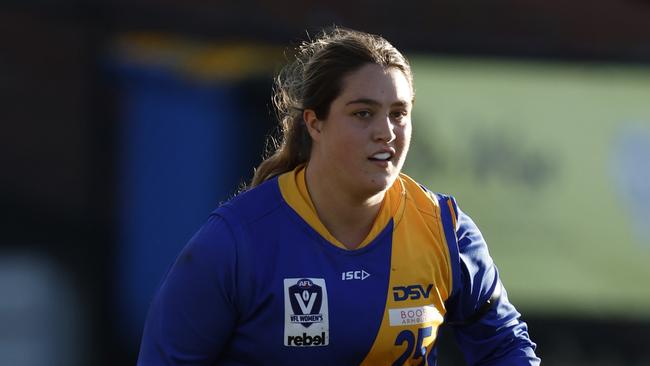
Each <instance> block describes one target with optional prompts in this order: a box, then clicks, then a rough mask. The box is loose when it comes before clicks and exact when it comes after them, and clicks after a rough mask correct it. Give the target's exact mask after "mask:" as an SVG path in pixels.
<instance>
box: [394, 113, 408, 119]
mask: <svg viewBox="0 0 650 366" xmlns="http://www.w3.org/2000/svg"><path fill="white" fill-rule="evenodd" d="M407 114H408V112H406V111H394V112H390V117H391V118H393V119H398V120H399V119H402V118H403V117H406V115H407Z"/></svg>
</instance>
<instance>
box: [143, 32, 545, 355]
mask: <svg viewBox="0 0 650 366" xmlns="http://www.w3.org/2000/svg"><path fill="white" fill-rule="evenodd" d="M274 101H275V104H276V107H277V110H278V115H279V122H280V126H281V131H282V138H281V139H280V141H279V143H278V146H277V147H276V150H275V151H274V152H273V153H272V154H271V155H270V157H268V158H267V159H266V160H265V161H263V162H262V164H261V165H260V166H259V167H258V168H257V169H256V171H255V176H254V178H253V181H252V182H251V184H250V187H249V189H248V190H246V191H245V192H243V193H241V194H239V195H238V196H237V197H235V198H234V199H232V200H230V201H229V202H227V203H225V204H223V205H221V206H220V207H219V208H217V209H216V210H215V211H214V212H213V213H212V215H211V216H210V217H209V219H208V222H207V223H206V224H205V225H204V226H203V227H202V228H201V229H200V230H199V232H198V233H197V234H196V235H195V236H194V237H193V238H192V239H191V240H190V242H189V243H188V244H187V246H186V247H185V248H184V249H183V251H182V252H181V254H180V255H179V257H178V259H177V261H176V263H175V264H174V266H173V267H172V268H171V270H170V272H169V273H168V274H167V275H166V278H165V279H164V281H163V282H162V285H161V287H160V289H159V291H158V293H157V295H156V297H155V299H154V300H153V303H152V305H151V309H150V311H149V315H148V318H147V322H146V326H145V330H144V336H143V339H142V345H141V349H140V356H139V364H140V365H357V364H363V365H425V364H428V365H434V364H435V363H436V340H437V335H438V330H439V328H440V327H441V326H444V325H448V326H452V327H454V328H455V330H456V335H457V341H458V343H459V346H460V348H461V350H462V351H463V352H464V355H465V358H466V361H467V363H468V364H470V365H537V364H539V359H538V358H537V357H536V356H535V352H534V349H535V344H534V343H532V342H531V340H530V339H529V336H528V332H527V326H526V324H525V323H523V322H522V321H520V320H519V314H518V313H517V311H516V310H515V308H514V307H513V306H512V304H511V303H510V302H509V301H508V298H507V295H506V292H505V290H504V289H503V287H502V285H501V282H500V281H499V275H498V272H497V269H496V267H495V265H494V263H493V261H492V259H491V258H490V256H489V253H488V250H487V246H486V244H485V241H484V240H483V237H482V236H481V233H480V232H479V230H478V228H477V227H476V225H475V224H474V223H473V222H472V220H471V219H470V218H469V217H468V216H467V215H466V214H464V213H463V212H462V211H461V210H459V209H458V207H457V206H456V203H455V201H454V200H453V199H452V198H451V197H449V196H445V195H439V194H434V193H432V192H431V191H429V190H427V189H426V188H424V187H423V186H421V185H419V184H418V183H416V182H415V181H413V180H412V179H411V178H409V177H408V176H406V175H404V174H402V173H401V169H402V166H403V164H404V161H405V159H406V155H407V152H408V150H409V143H410V141H411V133H412V123H411V115H412V108H413V102H414V88H413V77H412V73H411V68H410V66H409V63H408V62H407V60H406V59H405V58H404V56H403V55H402V54H401V53H400V52H399V51H398V50H397V49H395V48H394V47H393V46H392V45H391V44H390V43H388V42H387V41H386V40H385V39H383V38H381V37H378V36H375V35H370V34H366V33H362V32H357V31H352V30H346V29H341V28H334V29H331V30H328V31H325V32H323V34H321V35H320V36H319V37H318V38H316V39H314V40H312V41H309V42H305V43H304V44H302V45H301V46H300V47H299V48H298V50H297V54H296V56H295V60H294V61H293V62H292V63H291V64H290V65H288V66H287V67H286V68H285V69H284V70H283V71H282V72H281V73H280V74H279V76H278V77H277V80H276V88H275V96H274Z"/></svg>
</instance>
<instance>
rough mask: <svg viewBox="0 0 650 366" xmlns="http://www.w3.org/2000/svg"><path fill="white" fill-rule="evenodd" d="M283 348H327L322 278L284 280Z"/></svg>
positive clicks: (325, 305) (327, 323) (327, 315)
mask: <svg viewBox="0 0 650 366" xmlns="http://www.w3.org/2000/svg"><path fill="white" fill-rule="evenodd" d="M284 316H285V322H284V345H285V346H290V347H310V346H326V345H328V344H329V314H328V307H327V288H326V287H325V279H323V278H285V279H284Z"/></svg>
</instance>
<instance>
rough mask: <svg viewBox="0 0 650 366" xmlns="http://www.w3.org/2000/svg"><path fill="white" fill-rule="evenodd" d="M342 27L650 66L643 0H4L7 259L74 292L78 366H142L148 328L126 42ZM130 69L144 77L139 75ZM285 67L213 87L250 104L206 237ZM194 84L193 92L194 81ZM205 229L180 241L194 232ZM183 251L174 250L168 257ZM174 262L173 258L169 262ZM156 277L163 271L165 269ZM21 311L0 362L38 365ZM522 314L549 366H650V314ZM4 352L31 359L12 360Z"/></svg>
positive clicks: (5, 329)
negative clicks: (37, 261) (134, 236)
mask: <svg viewBox="0 0 650 366" xmlns="http://www.w3.org/2000/svg"><path fill="white" fill-rule="evenodd" d="M332 24H337V25H341V26H347V27H351V28H355V29H360V30H364V31H368V32H372V33H378V34H381V35H383V36H384V37H386V38H387V39H389V40H390V41H391V42H392V43H393V44H395V45H396V46H397V47H398V48H399V49H401V50H403V51H405V53H407V54H408V53H410V52H417V53H428V54H431V55H463V56H468V57H477V56H482V57H507V58H513V59H535V60H542V61H543V60H566V61H571V62H580V63H594V62H619V63H630V64H638V65H642V66H648V65H649V63H650V2H648V1H642V0H627V1H614V0H603V1H595V2H594V1H586V0H576V1H570V2H564V1H562V2H561V1H541V0H524V1H505V0H493V1H487V2H457V1H435V2H423V1H400V2H393V1H372V2H371V1H358V2H350V1H339V0H336V1H329V2H327V3H324V2H323V3H319V4H316V3H311V2H301V1H275V2H262V1H252V2H235V1H223V2H204V1H194V0H192V1H190V0H188V1H183V2H177V1H164V0H159V1H153V0H142V1H124V0H117V1H110V2H109V1H94V2H92V1H91V2H84V1H46V0H41V1H38V0H32V1H4V2H2V4H0V101H1V108H0V121H1V123H2V125H1V126H2V127H1V129H0V166H1V170H0V207H2V210H1V211H0V215H1V216H0V255H2V256H3V257H4V258H9V259H11V258H16V256H19V257H21V258H22V256H24V255H25V253H27V255H28V256H31V257H38V258H47V261H48V263H50V264H49V266H51V267H52V268H59V270H57V271H58V272H56V273H59V274H60V276H61V278H62V281H63V280H65V283H67V285H66V286H70V287H71V288H73V289H74V290H73V291H72V293H73V295H71V296H72V298H74V299H76V300H75V301H76V302H77V303H78V304H79V305H78V306H77V307H76V308H74V309H77V310H74V311H73V310H70V308H68V310H69V311H73V313H74V314H73V316H72V318H71V319H72V320H70V323H66V324H63V326H64V327H68V328H74V329H77V332H76V333H75V334H76V336H71V338H70V339H71V340H78V341H79V342H76V341H75V342H76V343H75V342H73V341H71V342H72V343H74V344H75V345H77V346H78V347H73V348H78V349H77V351H78V352H79V354H78V356H75V357H71V358H68V360H73V361H71V362H72V364H95V365H115V364H132V363H134V361H135V357H136V354H137V349H138V338H139V332H140V331H141V327H142V324H140V323H138V319H140V318H139V317H142V316H144V315H137V316H135V317H132V318H128V316H127V318H126V319H127V320H125V313H128V312H129V311H128V310H120V309H121V308H120V307H122V308H124V303H125V302H127V303H128V301H129V300H128V299H122V300H120V299H121V298H122V297H121V292H122V286H123V283H124V282H121V281H122V280H120V278H121V277H123V276H124V274H123V272H124V268H123V262H122V261H123V256H124V248H123V247H121V246H120V244H119V241H120V240H121V239H120V238H122V236H123V230H122V229H121V227H122V226H123V222H124V218H123V217H122V212H123V211H122V210H121V208H120V207H121V206H123V204H122V203H121V202H123V198H124V195H123V194H122V193H120V192H123V191H124V188H123V187H124V184H123V182H124V181H125V178H124V176H123V174H124V169H123V163H122V162H123V161H124V159H127V160H128V159H129V156H128V153H125V151H129V150H128V148H125V145H128V144H127V143H125V139H124V137H123V136H124V135H123V134H124V133H125V131H126V133H128V131H130V129H129V127H128V126H126V127H125V125H124V122H120V121H123V120H124V118H123V116H124V113H127V112H124V111H125V108H124V105H125V104H128V98H129V95H130V94H129V93H128V92H125V90H127V88H126V87H125V86H124V85H125V83H128V81H129V80H132V78H130V76H129V75H132V74H130V73H129V72H128V71H124V70H125V68H124V67H123V66H124V64H125V63H124V62H123V61H121V60H123V58H122V55H123V53H121V51H120V49H121V48H120V47H119V40H120V39H123V37H124V35H129V34H139V32H148V33H155V34H164V35H167V36H168V37H169V35H173V36H174V37H180V38H182V39H184V40H193V41H195V42H200V43H201V44H223V43H228V44H231V43H233V42H240V43H247V42H248V43H255V44H265V45H270V46H272V47H277V48H278V49H279V50H282V49H283V48H284V47H286V46H287V45H292V44H293V45H295V44H296V43H297V42H298V41H299V40H302V39H304V38H305V32H306V31H310V32H314V31H315V30H317V29H319V28H320V27H322V26H327V25H332ZM116 45H118V46H116ZM116 50H117V51H116ZM263 61H264V60H262V62H263ZM127 68H130V69H129V70H133V69H135V70H140V71H137V72H136V73H139V74H138V75H142V74H145V72H141V71H142V69H141V68H140V66H137V65H136V67H134V68H133V67H132V65H131V64H129V65H128V67H127ZM272 71H273V70H272V68H269V70H268V72H267V73H266V74H264V76H260V75H259V74H251V75H247V74H246V73H244V74H242V76H239V77H237V78H235V79H227V80H226V81H223V80H222V79H219V78H217V79H218V80H217V81H211V83H213V84H210V85H217V87H218V88H224V89H225V90H227V91H228V93H230V94H234V95H237V98H238V100H239V101H240V102H238V103H241V108H239V109H237V108H235V109H234V110H233V111H232V113H231V115H232V117H233V118H232V119H231V120H230V122H229V123H231V124H232V125H233V126H234V127H233V128H232V129H231V130H229V136H231V138H232V139H234V140H235V141H238V146H237V147H238V149H237V151H236V152H235V151H233V152H232V155H231V156H225V155H227V154H228V153H224V156H223V159H224V160H223V161H219V162H218V163H220V164H221V163H224V164H225V163H226V162H230V163H231V165H229V169H228V173H227V174H225V173H224V175H222V176H220V177H216V178H214V179H217V180H219V181H220V184H221V187H222V188H220V189H219V190H217V191H215V192H214V201H213V202H206V206H205V208H201V209H205V210H208V211H201V212H199V213H198V217H199V219H198V220H195V221H194V223H195V227H194V229H195V228H197V227H198V225H199V224H200V222H201V219H200V218H201V217H205V215H207V213H208V212H209V209H210V207H214V206H215V205H216V203H217V202H218V201H220V200H223V199H226V198H227V197H228V196H229V195H231V194H233V193H234V190H235V189H236V187H237V184H239V183H240V182H241V181H242V180H247V179H248V178H249V177H250V175H251V173H252V167H253V166H254V165H255V164H256V162H258V161H259V159H260V156H261V155H262V153H263V147H264V136H265V135H266V134H267V133H268V132H269V131H271V130H272V128H273V118H272V117H273V116H272V113H271V111H270V108H269V96H270V90H271V84H270V82H271V75H272ZM125 75H126V76H125ZM147 75H148V77H151V78H153V80H159V79H158V76H155V75H154V76H151V75H152V74H147ZM175 85H176V84H175ZM180 85H181V86H180V87H178V90H179V91H182V90H184V89H183V88H185V87H187V85H186V84H182V83H181V84H180ZM125 100H126V101H125ZM649 103H650V101H649ZM243 111H245V112H243ZM240 112H241V113H240ZM136 143H137V141H136ZM124 154H127V155H126V156H125V155H124ZM209 163H210V162H206V164H207V166H209ZM172 188H173V187H172ZM171 191H173V189H171ZM192 231H193V229H192V230H190V231H189V232H187V233H182V234H181V237H186V238H189V235H191V232H192ZM183 235H184V236H183ZM182 245H183V243H182V242H181V243H176V247H175V248H172V249H170V252H177V251H178V250H179V249H180V247H181V246H182ZM16 253H18V254H16ZM151 255H152V256H155V255H156V253H151ZM172 259H173V257H172V258H167V257H164V258H160V259H159V261H160V262H162V263H167V264H169V263H170V261H171V260H172ZM136 267H137V266H136ZM143 270H146V269H143ZM152 272H153V273H151V274H150V275H151V277H152V278H160V277H161V276H162V274H163V272H157V271H152ZM128 273H130V272H128ZM0 274H6V272H0ZM57 276H59V275H57ZM7 278H10V277H7ZM11 278H13V277H11ZM3 283H6V284H7V285H6V286H5V288H1V289H0V290H1V291H4V293H5V294H6V295H0V296H6V297H5V299H7V298H9V297H11V296H14V297H20V296H23V295H21V293H22V292H21V291H23V290H24V291H30V290H29V289H26V288H21V287H20V285H19V282H11V281H8V280H7V281H4V282H3ZM154 285H155V284H154ZM640 290H642V289H640ZM643 291H647V289H645V290H643ZM142 296H143V297H145V298H146V297H150V296H151V294H150V293H148V292H147V293H144V294H143V295H142ZM52 301H54V300H52ZM8 303H9V302H8V301H5V302H2V301H0V363H3V364H30V365H31V364H37V363H30V362H31V361H29V360H27V358H20V357H19V356H15V355H16V354H18V353H19V351H17V348H12V346H11V345H12V344H18V343H16V341H15V339H22V340H21V341H20V342H19V343H20V344H22V345H23V346H24V347H27V346H25V345H26V344H29V339H31V338H30V337H29V334H31V333H29V332H27V333H29V334H27V333H25V332H20V331H18V330H17V329H22V328H23V322H22V321H20V320H16V319H22V318H20V317H18V318H17V317H15V316H13V315H12V314H18V313H20V314H23V315H22V316H23V317H26V318H29V317H30V313H29V312H28V311H23V312H20V311H19V310H20V309H19V308H17V307H16V306H13V307H11V306H9V305H5V306H3V305H2V304H8ZM127 307H128V306H127ZM138 309H140V308H138ZM50 310H51V309H50ZM43 311H46V310H43ZM138 311H140V310H138ZM525 315H526V314H525ZM524 319H525V320H526V321H528V323H529V325H530V329H531V334H532V336H533V338H534V339H535V340H536V342H537V343H538V344H539V349H538V353H539V354H540V355H541V356H542V358H543V359H546V360H547V361H548V362H545V363H548V364H558V365H562V364H567V365H568V364H573V365H575V364H578V362H581V363H582V364H585V365H587V364H588V365H613V364H621V365H647V364H650V354H649V352H648V351H647V346H646V345H645V343H647V340H648V339H650V324H649V323H648V322H647V321H641V320H640V321H626V322H621V321H617V320H607V319H593V318H579V317H571V318H561V317H539V316H537V317H536V316H535V315H534V314H532V315H530V316H525V318H524ZM43 325H44V324H43V323H41V324H40V325H39V326H35V327H36V328H38V329H40V330H38V331H40V332H50V333H48V334H52V337H53V338H56V334H58V333H59V332H58V329H57V328H56V326H55V323H47V326H43ZM57 326H58V325H57ZM30 329H31V328H30ZM34 332H37V330H34ZM21 334H22V335H21ZM25 334H27V335H25ZM39 334H40V333H39ZM444 334H446V331H443V335H444ZM21 337H22V338H21ZM75 337H76V338H75ZM450 338H451V335H448V336H445V337H443V341H442V342H443V351H442V352H441V353H442V356H441V359H442V360H443V361H444V360H447V362H443V364H456V363H457V362H458V361H457V360H458V357H459V356H458V354H457V351H453V348H454V346H453V345H451V343H450ZM39 339H41V338H39ZM44 339H47V337H45V338H44ZM12 342H13V343H12ZM21 342H22V343H21ZM43 342H46V341H43ZM3 344H4V346H2V345H3ZM23 349H26V350H29V349H31V348H29V347H27V348H23ZM79 349H81V350H79ZM446 349H451V351H449V352H445V350H446ZM7 350H8V351H7ZM12 350H14V351H12ZM3 352H4V355H3ZM52 354H53V355H54V354H56V353H52ZM6 355H14V356H11V357H14V358H8V359H10V360H18V362H17V363H5V362H3V361H2V360H3V358H4V357H5V356H6ZM6 357H9V356H6ZM52 357H54V359H56V357H59V356H52ZM61 359H66V358H65V357H63V358H61ZM5 360H7V358H5ZM20 360H23V361H20ZM24 360H27V361H24ZM50 364H66V362H64V361H61V362H53V363H50ZM68 364H69V363H68Z"/></svg>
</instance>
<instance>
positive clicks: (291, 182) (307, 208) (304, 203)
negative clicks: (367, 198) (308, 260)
mask: <svg viewBox="0 0 650 366" xmlns="http://www.w3.org/2000/svg"><path fill="white" fill-rule="evenodd" d="M278 186H279V188H280V193H281V195H282V198H283V199H284V201H285V202H286V203H287V205H288V206H289V207H290V208H291V209H293V210H294V211H295V212H296V213H297V214H298V216H299V217H300V218H302V219H303V220H304V221H305V222H306V223H307V224H308V225H309V226H310V227H311V228H312V229H313V230H314V231H316V233H318V234H319V235H320V236H321V237H322V238H323V239H325V240H326V241H327V242H329V243H330V244H332V245H334V246H336V247H338V248H340V249H343V250H346V251H356V250H360V249H362V248H364V247H367V246H368V244H370V243H372V242H373V241H374V240H375V239H377V238H378V237H379V236H380V234H381V233H382V232H383V231H384V230H385V228H386V226H387V225H388V224H389V223H390V222H391V219H392V221H393V225H394V226H396V225H397V223H398V222H399V221H400V218H401V216H402V214H403V212H404V206H405V201H406V197H405V196H406V189H405V187H404V184H403V182H402V177H401V174H400V176H399V177H398V178H397V179H396V180H395V182H394V183H393V185H392V186H391V187H390V188H389V189H388V190H387V191H386V194H385V196H384V200H383V202H382V205H381V208H380V209H379V213H378V214H377V217H376V218H375V221H374V222H373V224H372V227H371V229H370V231H369V232H368V234H367V235H366V237H365V238H364V239H363V241H362V242H361V243H360V244H359V245H358V246H357V247H356V248H354V249H349V248H347V247H346V246H345V245H343V243H341V242H340V241H339V240H338V239H336V237H334V236H333V235H332V234H331V233H330V232H329V230H328V229H327V228H326V227H325V225H324V224H323V222H322V221H321V220H320V218H319V217H318V213H317V212H316V208H315V207H314V203H313V202H312V200H311V197H310V195H309V191H308V189H307V183H306V180H305V165H304V164H303V165H300V166H298V167H296V168H295V169H294V170H292V171H290V172H286V173H284V174H282V175H280V176H279V177H278Z"/></svg>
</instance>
